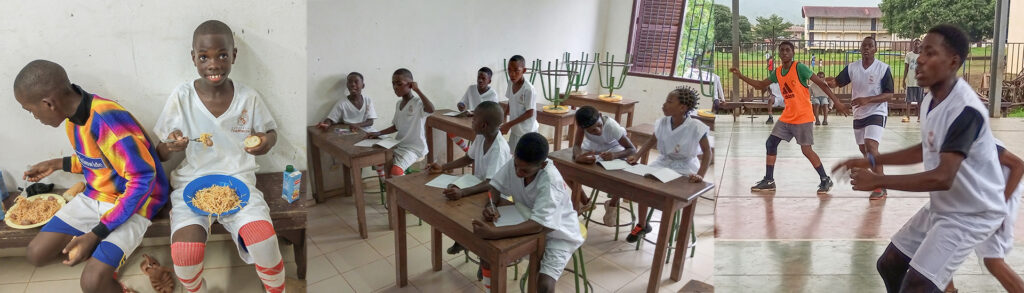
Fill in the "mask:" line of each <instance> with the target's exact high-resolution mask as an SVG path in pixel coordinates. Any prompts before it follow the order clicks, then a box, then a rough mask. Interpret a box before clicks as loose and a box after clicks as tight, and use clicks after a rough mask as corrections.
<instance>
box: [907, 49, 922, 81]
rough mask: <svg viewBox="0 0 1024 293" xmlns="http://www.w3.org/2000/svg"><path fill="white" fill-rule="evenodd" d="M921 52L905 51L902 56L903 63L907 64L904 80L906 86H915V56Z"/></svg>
mask: <svg viewBox="0 0 1024 293" xmlns="http://www.w3.org/2000/svg"><path fill="white" fill-rule="evenodd" d="M918 56H921V54H918V53H914V51H910V52H907V56H904V57H903V63H904V64H906V65H907V76H905V77H904V78H906V82H907V87H916V86H917V57H918Z"/></svg>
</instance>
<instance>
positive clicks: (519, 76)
mask: <svg viewBox="0 0 1024 293" xmlns="http://www.w3.org/2000/svg"><path fill="white" fill-rule="evenodd" d="M507 70H508V79H509V84H508V88H506V89H505V98H507V99H508V118H509V119H511V120H509V121H508V122H505V124H503V125H501V133H508V134H509V136H508V146H509V147H515V146H516V143H518V141H519V138H520V137H522V136H523V135H524V134H527V133H530V132H536V131H537V126H538V125H537V113H535V112H536V109H534V108H536V106H537V95H535V94H534V92H533V85H532V84H530V82H529V81H527V80H526V78H524V77H523V74H524V73H526V59H525V58H523V56H519V55H515V56H512V58H509V60H508V69H507Z"/></svg>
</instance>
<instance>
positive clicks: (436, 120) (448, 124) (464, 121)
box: [424, 109, 476, 163]
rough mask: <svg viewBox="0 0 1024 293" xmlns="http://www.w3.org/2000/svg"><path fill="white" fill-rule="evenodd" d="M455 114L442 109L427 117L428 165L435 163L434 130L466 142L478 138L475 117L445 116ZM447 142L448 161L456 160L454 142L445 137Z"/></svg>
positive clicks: (425, 126)
mask: <svg viewBox="0 0 1024 293" xmlns="http://www.w3.org/2000/svg"><path fill="white" fill-rule="evenodd" d="M451 112H455V110H449V109H442V110H437V111H434V114H430V116H427V123H426V124H425V125H424V128H426V136H427V150H428V151H429V153H428V154H427V163H433V162H434V128H437V129H438V130H441V131H444V132H445V133H447V134H451V135H455V136H458V137H461V138H463V139H465V140H466V141H473V138H476V132H475V131H473V117H449V116H445V115H444V114H445V113H451ZM444 140H445V142H446V145H447V147H448V152H447V153H446V154H447V155H448V156H447V158H448V161H447V162H451V161H454V160H455V151H454V149H453V147H452V140H451V139H448V138H447V137H445V139H444Z"/></svg>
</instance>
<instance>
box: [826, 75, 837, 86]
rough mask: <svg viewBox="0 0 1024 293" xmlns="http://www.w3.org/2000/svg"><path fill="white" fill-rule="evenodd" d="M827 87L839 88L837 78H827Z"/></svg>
mask: <svg viewBox="0 0 1024 293" xmlns="http://www.w3.org/2000/svg"><path fill="white" fill-rule="evenodd" d="M825 85H828V87H836V86H838V85H836V78H835V77H826V78H825Z"/></svg>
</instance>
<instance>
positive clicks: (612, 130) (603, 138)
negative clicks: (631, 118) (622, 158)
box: [581, 116, 626, 153]
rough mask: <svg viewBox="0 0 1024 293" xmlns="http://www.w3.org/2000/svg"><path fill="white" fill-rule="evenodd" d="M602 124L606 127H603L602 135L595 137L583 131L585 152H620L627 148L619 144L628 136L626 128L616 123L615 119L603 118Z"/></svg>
mask: <svg viewBox="0 0 1024 293" xmlns="http://www.w3.org/2000/svg"><path fill="white" fill-rule="evenodd" d="M601 122H603V123H604V126H602V127H601V135H593V134H590V133H589V132H587V131H583V138H584V139H583V144H582V146H581V147H582V148H583V150H585V151H594V152H598V153H603V152H620V151H622V150H625V149H626V148H624V147H622V144H619V139H621V138H622V137H623V136H625V135H626V128H623V127H622V126H620V125H619V123H618V122H615V119H611V118H608V116H601Z"/></svg>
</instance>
